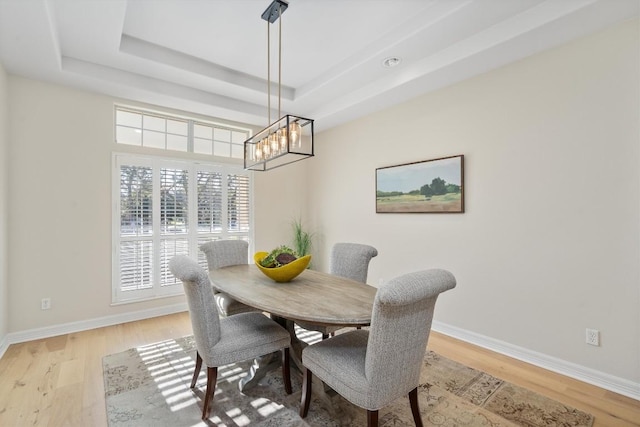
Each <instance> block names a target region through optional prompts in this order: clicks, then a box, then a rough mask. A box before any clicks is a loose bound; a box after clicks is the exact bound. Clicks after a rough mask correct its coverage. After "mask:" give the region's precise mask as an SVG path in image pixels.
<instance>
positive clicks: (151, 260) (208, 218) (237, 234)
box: [113, 154, 251, 302]
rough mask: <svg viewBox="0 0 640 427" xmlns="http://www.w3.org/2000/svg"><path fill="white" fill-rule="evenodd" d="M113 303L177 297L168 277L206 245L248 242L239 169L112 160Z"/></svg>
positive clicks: (123, 157) (245, 185)
mask: <svg viewBox="0 0 640 427" xmlns="http://www.w3.org/2000/svg"><path fill="white" fill-rule="evenodd" d="M113 163H114V185H113V188H114V197H113V200H114V201H115V206H114V209H113V215H114V216H113V224H114V245H113V246H114V248H113V250H114V257H113V259H114V268H113V302H125V301H132V300H141V299H148V298H155V297H160V296H166V295H175V294H181V293H182V292H183V290H182V283H180V282H179V281H178V280H176V279H175V278H174V277H173V275H172V274H171V272H170V271H169V269H168V263H169V260H171V258H173V257H174V256H176V255H180V254H184V255H190V256H192V257H194V258H195V257H197V258H198V260H199V263H200V265H202V266H203V267H205V266H206V258H205V257H204V254H203V253H202V252H201V251H200V250H199V249H198V247H199V245H201V244H202V243H205V242H207V241H210V240H215V239H221V238H231V239H244V240H249V238H250V232H251V209H250V208H251V181H250V176H249V172H247V171H244V170H243V169H241V167H239V166H233V165H208V164H199V163H195V162H185V161H178V160H167V159H160V158H153V157H142V156H133V155H127V154H114V161H113Z"/></svg>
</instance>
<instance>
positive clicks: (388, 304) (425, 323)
mask: <svg viewBox="0 0 640 427" xmlns="http://www.w3.org/2000/svg"><path fill="white" fill-rule="evenodd" d="M455 286H456V280H455V278H454V276H453V275H452V274H451V273H450V272H448V271H445V270H437V269H434V270H424V271H419V272H415V273H410V274H405V275H403V276H400V277H397V278H395V279H392V280H389V281H388V282H387V283H385V284H384V285H382V286H381V287H380V288H379V289H378V291H377V293H376V297H375V300H374V303H373V311H372V313H371V328H370V330H368V331H367V330H364V329H360V330H353V331H349V332H345V333H343V334H340V335H337V336H335V337H333V338H329V339H326V340H323V341H319V342H317V343H315V344H312V345H310V346H308V347H306V348H305V349H304V350H303V351H302V363H303V365H304V366H305V373H304V378H303V385H302V398H301V402H300V416H301V417H302V418H304V417H306V416H307V413H308V411H309V403H310V401H311V383H312V376H313V374H315V375H316V376H317V377H318V378H319V379H320V380H322V381H323V382H324V383H325V384H326V385H328V386H329V387H331V388H332V389H333V390H335V391H336V392H337V393H338V394H340V395H342V396H343V397H344V398H345V399H347V400H348V401H349V402H351V403H353V404H354V405H356V406H359V407H361V408H364V409H366V410H367V425H368V426H369V427H376V426H377V425H378V410H379V409H380V408H382V407H384V406H386V405H388V404H390V403H391V402H393V401H394V400H395V399H397V398H399V397H401V396H404V395H407V394H408V395H409V401H410V405H411V412H412V414H413V419H414V421H415V424H416V426H418V427H421V426H422V420H421V418H420V409H419V407H418V384H419V380H420V369H421V367H422V364H423V359H424V355H425V352H426V348H427V341H428V340H429V333H430V331H431V321H432V320H433V311H434V308H435V304H436V299H437V298H438V295H439V294H440V293H442V292H444V291H447V290H449V289H452V288H454V287H455Z"/></svg>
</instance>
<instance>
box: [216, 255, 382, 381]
mask: <svg viewBox="0 0 640 427" xmlns="http://www.w3.org/2000/svg"><path fill="white" fill-rule="evenodd" d="M209 278H210V279H211V283H212V285H213V287H214V288H215V289H217V290H218V291H220V292H224V293H226V294H228V295H229V296H230V297H232V298H234V299H236V300H238V301H240V302H241V303H244V304H246V305H249V306H251V307H255V308H257V309H259V310H262V311H264V312H267V313H269V314H270V315H271V317H272V318H273V319H274V320H275V321H276V322H278V323H280V324H281V325H282V326H284V327H285V328H286V329H287V330H288V331H289V333H290V335H291V351H290V353H291V360H292V362H293V363H294V364H295V366H297V367H298V368H299V370H300V371H302V370H303V366H302V359H301V356H302V349H303V348H304V347H305V346H306V345H307V344H306V343H305V342H303V341H301V340H300V339H298V337H297V335H296V331H295V322H296V321H304V322H305V323H313V324H317V325H325V326H351V327H361V326H368V325H369V324H370V323H371V310H372V308H373V300H374V298H375V295H376V290H377V289H376V288H375V287H373V286H369V285H367V284H365V283H361V282H357V281H355V280H351V279H347V278H344V277H340V276H335V275H332V274H328V273H323V272H320V271H315V270H309V269H307V270H305V271H303V272H302V273H301V274H300V275H299V276H297V277H296V278H294V279H293V280H292V281H290V282H286V283H278V282H275V281H273V280H272V279H270V278H268V277H267V276H265V275H264V274H263V273H262V272H261V271H260V270H258V268H257V267H256V266H255V265H253V264H242V265H233V266H229V267H223V268H219V269H215V270H209ZM278 363H279V358H277V357H265V358H261V359H258V360H256V361H255V362H254V365H253V366H252V368H251V372H250V375H248V376H247V377H245V378H243V380H241V383H240V387H241V389H243V390H244V389H247V388H250V387H252V386H254V385H255V384H257V382H258V381H259V380H260V379H261V378H262V377H263V376H264V375H265V374H266V373H267V372H268V371H269V370H271V369H274V368H275V367H277V365H278Z"/></svg>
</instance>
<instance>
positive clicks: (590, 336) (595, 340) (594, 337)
mask: <svg viewBox="0 0 640 427" xmlns="http://www.w3.org/2000/svg"><path fill="white" fill-rule="evenodd" d="M586 342H587V344H589V345H595V346H599V345H600V331H599V330H597V329H589V328H587V335H586Z"/></svg>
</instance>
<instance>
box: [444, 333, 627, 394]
mask: <svg viewBox="0 0 640 427" xmlns="http://www.w3.org/2000/svg"><path fill="white" fill-rule="evenodd" d="M431 327H432V329H433V330H434V331H436V332H440V333H442V334H444V335H448V336H450V337H453V338H457V339H459V340H462V341H465V342H468V343H471V344H474V345H477V346H479V347H483V348H486V349H488V350H491V351H495V352H496V353H500V354H504V355H505V356H509V357H513V358H514V359H518V360H521V361H523V362H527V363H531V364H532V365H535V366H539V367H541V368H544V369H548V370H549V371H553V372H556V373H558V374H561V375H565V376H567V377H571V378H574V379H576V380H579V381H582V382H585V383H588V384H592V385H595V386H597V387H600V388H603V389H605V390H609V391H613V392H615V393H618V394H622V395H624V396H628V397H630V398H632V399H636V400H640V383H635V382H633V381H630V380H627V379H625V378H620V377H616V376H613V375H609V374H606V373H604V372H600V371H596V370H595V369H591V368H587V367H585V366H581V365H577V364H575V363H571V362H567V361H565V360H562V359H558V358H556V357H552V356H549V355H546V354H542V353H538V352H535V351H531V350H528V349H526V348H522V347H518V346H515V345H513V344H509V343H507V342H504V341H500V340H496V339H493V338H489V337H486V336H484V335H480V334H476V333H474V332H469V331H467V330H465V329H461V328H457V327H455V326H450V325H447V324H445V323H441V322H437V321H435V320H434V321H433V324H432V326H431Z"/></svg>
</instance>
